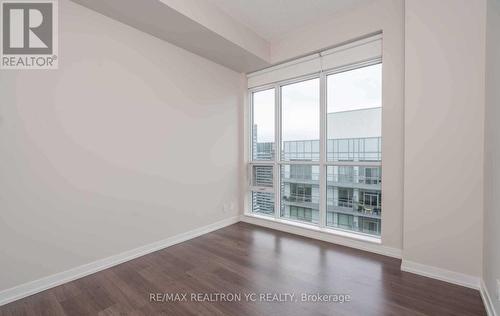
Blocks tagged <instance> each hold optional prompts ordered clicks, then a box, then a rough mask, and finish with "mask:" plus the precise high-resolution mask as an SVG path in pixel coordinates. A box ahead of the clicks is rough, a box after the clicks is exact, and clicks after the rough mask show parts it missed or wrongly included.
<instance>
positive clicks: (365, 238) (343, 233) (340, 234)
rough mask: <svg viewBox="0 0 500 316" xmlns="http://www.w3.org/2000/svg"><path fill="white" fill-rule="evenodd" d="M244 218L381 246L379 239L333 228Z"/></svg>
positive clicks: (277, 220)
mask: <svg viewBox="0 0 500 316" xmlns="http://www.w3.org/2000/svg"><path fill="white" fill-rule="evenodd" d="M244 216H246V217H250V218H257V219H262V220H266V221H269V222H272V223H278V224H283V225H288V226H292V227H297V228H303V229H307V230H310V231H315V232H320V233H324V234H328V235H332V236H337V237H344V238H349V239H354V240H357V241H363V242H367V243H372V244H377V245H380V244H382V240H381V238H380V237H374V236H367V235H362V234H356V233H351V232H347V231H343V230H339V229H334V228H326V227H319V226H315V225H309V224H306V223H299V222H296V221H291V220H286V219H276V218H274V217H270V216H265V215H258V214H253V213H245V214H244Z"/></svg>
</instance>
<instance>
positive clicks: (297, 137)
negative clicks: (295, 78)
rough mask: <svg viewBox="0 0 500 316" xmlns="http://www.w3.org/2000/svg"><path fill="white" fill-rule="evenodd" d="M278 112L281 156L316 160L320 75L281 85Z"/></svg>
mask: <svg viewBox="0 0 500 316" xmlns="http://www.w3.org/2000/svg"><path fill="white" fill-rule="evenodd" d="M281 113H282V114H281V117H282V121H281V125H282V128H281V130H282V133H281V137H282V144H281V151H282V157H281V159H282V160H285V161H289V160H307V161H318V160H319V78H315V79H311V80H306V81H301V82H298V83H294V84H289V85H286V86H283V87H281ZM315 142H317V144H315Z"/></svg>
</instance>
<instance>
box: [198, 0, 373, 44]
mask: <svg viewBox="0 0 500 316" xmlns="http://www.w3.org/2000/svg"><path fill="white" fill-rule="evenodd" d="M207 1H209V2H211V3H213V4H215V5H216V6H218V7H219V8H220V9H221V10H222V11H224V12H225V13H226V14H228V15H230V16H231V17H232V18H234V19H236V20H238V21H239V22H241V23H242V24H245V25H246V26H247V27H249V28H251V29H252V30H253V31H254V32H256V33H257V34H258V35H259V36H261V37H262V38H264V39H266V40H268V41H270V42H271V41H275V40H279V39H280V38H281V37H283V36H284V35H286V34H287V33H289V32H290V31H293V30H295V29H299V28H301V27H302V26H305V25H307V24H309V23H311V22H314V21H316V20H324V19H326V18H328V17H329V16H331V15H333V14H335V13H336V12H338V11H341V10H344V9H348V8H350V7H353V6H355V5H357V4H359V3H362V2H369V1H370V0H207Z"/></svg>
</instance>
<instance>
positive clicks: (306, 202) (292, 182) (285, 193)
mask: <svg viewBox="0 0 500 316" xmlns="http://www.w3.org/2000/svg"><path fill="white" fill-rule="evenodd" d="M280 215H281V217H284V218H287V219H291V220H296V221H302V222H307V223H312V224H318V222H319V166H318V165H282V166H281V213H280Z"/></svg>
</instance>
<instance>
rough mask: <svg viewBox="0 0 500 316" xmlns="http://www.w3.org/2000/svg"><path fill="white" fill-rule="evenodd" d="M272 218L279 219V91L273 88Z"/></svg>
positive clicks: (275, 87)
mask: <svg viewBox="0 0 500 316" xmlns="http://www.w3.org/2000/svg"><path fill="white" fill-rule="evenodd" d="M274 120H275V121H274V128H275V130H274V144H275V145H274V148H275V152H274V218H276V219H279V217H280V213H281V170H280V169H281V167H280V164H279V163H278V162H280V161H281V89H280V86H279V85H278V84H276V85H275V86H274Z"/></svg>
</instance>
